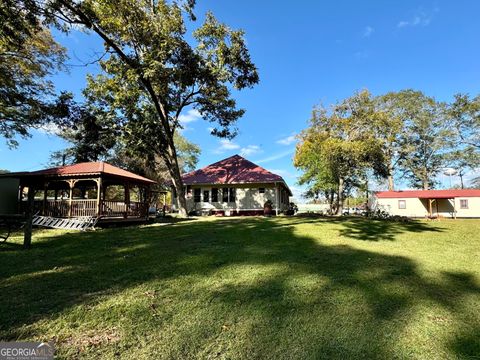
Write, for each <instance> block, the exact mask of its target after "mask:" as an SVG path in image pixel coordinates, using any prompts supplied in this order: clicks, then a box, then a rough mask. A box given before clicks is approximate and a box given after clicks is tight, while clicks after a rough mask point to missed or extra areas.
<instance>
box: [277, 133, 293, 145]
mask: <svg viewBox="0 0 480 360" xmlns="http://www.w3.org/2000/svg"><path fill="white" fill-rule="evenodd" d="M296 140H297V139H296V138H295V134H292V135H290V136H287V137H286V138H283V139H280V140H277V144H280V145H290V144H293V143H294V142H295V141H296Z"/></svg>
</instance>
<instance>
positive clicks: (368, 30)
mask: <svg viewBox="0 0 480 360" xmlns="http://www.w3.org/2000/svg"><path fill="white" fill-rule="evenodd" d="M374 31H375V29H374V28H373V27H371V26H367V27H366V28H365V29H364V30H363V35H362V36H363V37H366V38H367V37H370V36H371V35H372V34H373V33H374Z"/></svg>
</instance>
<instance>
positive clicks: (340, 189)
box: [337, 177, 344, 216]
mask: <svg viewBox="0 0 480 360" xmlns="http://www.w3.org/2000/svg"><path fill="white" fill-rule="evenodd" d="M343 187H344V179H343V177H340V178H339V179H338V198H337V216H342V214H343Z"/></svg>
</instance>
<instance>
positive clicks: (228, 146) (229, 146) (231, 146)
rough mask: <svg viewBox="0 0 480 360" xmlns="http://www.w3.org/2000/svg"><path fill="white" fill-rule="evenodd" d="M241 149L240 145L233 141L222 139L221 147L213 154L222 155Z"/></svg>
mask: <svg viewBox="0 0 480 360" xmlns="http://www.w3.org/2000/svg"><path fill="white" fill-rule="evenodd" d="M237 149H240V145H238V144H235V143H234V142H233V141H231V140H228V139H222V140H220V146H219V147H218V148H216V149H215V150H214V151H213V152H214V153H215V154H222V153H224V152H225V151H229V150H237Z"/></svg>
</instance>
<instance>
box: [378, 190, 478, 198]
mask: <svg viewBox="0 0 480 360" xmlns="http://www.w3.org/2000/svg"><path fill="white" fill-rule="evenodd" d="M376 196H377V197H378V198H379V199H392V198H419V199H453V198H458V197H480V190H475V189H458V190H403V191H379V192H377V193H376Z"/></svg>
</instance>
